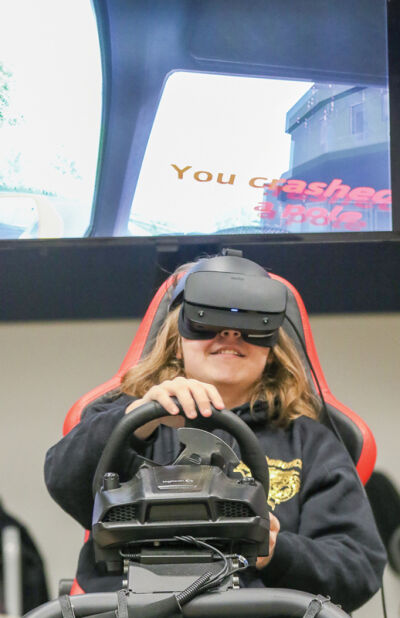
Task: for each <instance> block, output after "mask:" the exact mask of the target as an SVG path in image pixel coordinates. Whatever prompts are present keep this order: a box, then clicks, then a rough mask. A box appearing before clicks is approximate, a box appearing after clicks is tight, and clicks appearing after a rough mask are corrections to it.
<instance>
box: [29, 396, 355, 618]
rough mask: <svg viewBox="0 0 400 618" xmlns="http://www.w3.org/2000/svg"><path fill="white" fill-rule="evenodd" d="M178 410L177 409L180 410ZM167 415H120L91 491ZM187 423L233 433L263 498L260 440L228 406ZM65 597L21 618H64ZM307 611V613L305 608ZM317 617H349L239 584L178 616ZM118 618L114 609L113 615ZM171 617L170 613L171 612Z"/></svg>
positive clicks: (156, 407) (293, 594)
mask: <svg viewBox="0 0 400 618" xmlns="http://www.w3.org/2000/svg"><path fill="white" fill-rule="evenodd" d="M181 414H182V411H181ZM162 416H166V412H165V410H164V408H162V406H161V405H160V404H158V403H157V402H150V403H147V404H144V405H143V406H140V408H137V409H135V410H133V411H132V412H130V413H129V414H127V415H125V416H124V417H123V418H122V419H121V420H120V422H119V423H118V425H117V426H116V427H115V429H114V430H113V432H112V434H111V436H110V438H109V440H108V442H107V445H106V447H105V449H104V451H103V453H102V456H101V458H100V460H99V463H98V466H97V469H96V473H95V476H94V481H93V493H94V494H95V493H96V492H97V491H98V490H99V489H100V488H101V486H102V482H103V476H104V474H105V473H107V472H109V471H110V470H113V468H114V461H115V459H116V457H117V455H118V453H119V452H120V449H121V448H122V446H123V444H124V442H125V441H126V439H127V438H128V436H129V435H130V434H131V433H132V432H134V431H135V430H136V429H138V428H139V427H141V426H142V425H144V424H145V423H148V422H150V421H152V420H155V419H157V418H161V417H162ZM186 425H187V426H188V427H194V428H199V427H200V428H201V429H204V430H208V431H212V430H214V429H223V430H225V431H228V432H229V433H230V434H232V435H233V436H234V437H235V438H236V440H237V442H238V444H239V447H240V450H241V455H242V459H243V461H244V463H245V464H246V465H247V466H248V467H249V469H250V471H251V473H252V476H253V478H255V479H256V480H257V481H259V482H260V483H261V485H262V486H263V488H264V491H265V494H266V496H268V488H269V482H268V465H267V462H266V458H265V455H264V453H263V452H262V450H261V447H260V444H259V442H258V440H257V438H256V436H255V435H254V433H253V432H252V431H251V429H250V428H249V427H248V425H246V424H245V423H244V421H242V420H241V419H240V418H239V417H238V416H236V415H235V414H234V413H233V412H231V411H229V410H222V411H216V410H213V415H212V416H211V417H207V418H206V417H201V416H200V417H198V418H196V419H194V420H191V419H186ZM147 596H148V595H141V594H136V595H134V597H135V599H134V600H133V602H132V603H130V614H129V615H130V616H138V617H140V616H141V615H143V611H144V610H145V607H147V605H148V603H149V600H148V599H146V598H145V597H147ZM151 596H152V599H151V603H157V602H158V601H162V600H163V599H165V598H166V597H168V596H169V595H168V594H167V593H156V594H153V595H151ZM70 602H71V605H72V607H73V610H74V612H75V616H76V617H77V618H84V617H86V616H91V615H93V614H102V613H104V614H105V617H106V616H107V613H110V616H111V613H113V612H115V611H116V610H118V607H119V600H118V593H116V592H106V593H90V594H83V595H77V596H73V597H71V599H70ZM62 606H64V607H65V599H63V600H62V601H60V599H56V600H54V601H50V602H49V603H45V604H44V605H41V606H40V607H38V608H36V609H34V610H32V611H30V612H29V613H28V614H26V618H63V616H65V615H66V614H65V609H64V613H63V610H62ZM310 610H311V611H310ZM305 612H308V613H307V616H308V615H309V616H310V617H314V616H315V617H317V616H318V618H349V616H348V614H346V613H345V612H344V611H343V610H342V609H341V608H339V607H338V606H337V605H333V604H332V603H330V602H329V600H328V599H325V598H323V597H315V596H314V595H312V594H309V593H306V592H300V591H298V590H289V589H283V588H264V589H260V588H242V589H239V590H228V591H221V592H219V591H216V592H215V591H214V592H211V593H203V594H202V595H200V596H198V597H195V598H194V599H193V600H192V601H190V602H189V603H187V604H186V605H184V606H183V607H182V615H183V616H185V617H186V618H204V616H207V618H223V617H224V618H243V617H244V616H245V617H246V618H274V617H276V616H279V617H281V618H285V617H287V618H293V617H295V616H299V617H300V616H304V615H305ZM117 616H118V613H117ZM174 618H175V616H174Z"/></svg>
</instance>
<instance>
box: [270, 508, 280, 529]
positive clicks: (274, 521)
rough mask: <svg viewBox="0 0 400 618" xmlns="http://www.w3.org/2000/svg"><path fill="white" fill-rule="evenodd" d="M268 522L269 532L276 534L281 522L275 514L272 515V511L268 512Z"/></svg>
mask: <svg viewBox="0 0 400 618" xmlns="http://www.w3.org/2000/svg"><path fill="white" fill-rule="evenodd" d="M269 524H270V532H274V533H276V534H278V532H279V530H280V529H281V524H280V521H279V519H278V518H277V517H276V516H275V515H273V513H270V514H269Z"/></svg>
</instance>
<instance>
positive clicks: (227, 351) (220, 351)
mask: <svg viewBox="0 0 400 618" xmlns="http://www.w3.org/2000/svg"><path fill="white" fill-rule="evenodd" d="M217 354H235V356H242V355H241V354H239V352H236V350H219V351H218V352H217Z"/></svg>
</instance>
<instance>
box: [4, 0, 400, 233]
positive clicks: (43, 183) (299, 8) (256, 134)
mask: <svg viewBox="0 0 400 618" xmlns="http://www.w3.org/2000/svg"><path fill="white" fill-rule="evenodd" d="M93 8H94V10H93ZM0 10H1V11H2V12H3V15H2V18H1V20H0V29H1V32H0V34H1V36H0V41H1V43H0V89H1V104H0V112H1V115H0V137H1V141H0V162H1V178H0V183H1V184H0V239H2V240H14V239H20V240H27V239H37V238H64V239H65V238H84V237H104V238H109V237H132V238H138V237H148V238H153V239H154V238H158V237H164V236H176V237H192V239H193V240H194V241H195V240H196V239H198V240H199V239H200V240H201V239H202V237H205V236H210V235H237V234H240V235H258V236H259V235H263V236H265V235H270V234H282V235H287V234H297V235H299V234H301V235H303V234H307V235H309V234H321V233H331V234H332V233H338V232H339V233H342V232H368V233H370V232H372V233H380V232H392V231H393V230H394V229H395V227H396V226H395V225H394V223H393V216H392V192H391V177H390V176H391V174H390V147H391V144H390V97H389V71H388V36H387V7H386V0H351V1H349V0H337V1H335V3H332V2H330V1H327V0H320V1H319V2H318V3H315V2H312V1H311V0H299V1H298V2H296V3H293V2H292V1H289V0H283V1H282V0H279V1H277V0H252V1H251V2H240V1H239V0H229V1H227V0H219V1H218V2H212V1H210V0H206V1H204V2H201V3H198V2H194V1H191V0H184V1H183V0H169V1H168V2H160V1H155V2H153V3H151V6H150V3H148V2H147V1H143V0H139V1H137V2H131V3H126V2H125V3H124V2H119V1H118V0H117V1H114V2H110V1H108V2H107V1H106V2H100V1H95V2H94V3H93V7H92V5H91V3H90V2H89V1H87V2H83V1H82V0H75V1H68V2H64V3H63V2H58V3H57V6H55V3H54V2H52V0H37V1H36V2H35V3H34V5H33V4H32V3H29V2H26V3H25V4H24V10H25V13H28V14H27V15H26V19H25V20H24V23H25V24H26V26H24V25H23V24H22V28H21V20H20V3H15V2H13V0H8V1H7V0H4V2H3V4H2V7H1V9H0ZM72 31H73V32H74V37H73V45H72V44H71V43H72V41H71V32H72ZM27 48H29V50H30V53H29V54H27V53H26V49H27ZM101 56H102V66H101ZM101 69H102V70H101ZM101 114H102V119H101Z"/></svg>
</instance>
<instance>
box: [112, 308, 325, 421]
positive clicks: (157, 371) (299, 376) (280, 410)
mask: <svg viewBox="0 0 400 618" xmlns="http://www.w3.org/2000/svg"><path fill="white" fill-rule="evenodd" d="M178 313H179V307H177V308H176V309H174V310H173V311H171V313H169V314H168V315H167V317H166V319H165V321H164V323H163V325H162V327H161V329H160V331H159V333H158V336H157V338H156V341H155V344H154V346H153V348H152V350H151V351H150V353H149V354H148V355H147V356H146V357H145V358H144V359H142V360H141V361H140V362H139V363H138V364H137V365H136V366H135V367H132V368H131V369H130V370H129V371H128V372H127V373H126V374H125V376H124V377H123V380H122V383H121V390H122V392H124V393H127V394H129V395H133V396H136V397H143V395H144V394H145V393H146V392H147V391H148V390H149V389H150V388H151V387H152V386H154V385H156V384H160V383H161V382H163V381H164V380H172V379H174V378H176V377H178V376H185V371H184V366H183V362H182V360H180V359H178V358H177V357H176V355H177V352H178V348H179V343H180V334H179V331H178ZM257 400H261V401H265V402H266V403H267V409H268V416H269V418H270V420H271V421H272V422H273V423H274V424H275V425H277V426H280V427H286V426H287V425H288V424H289V423H290V422H291V421H292V420H294V419H295V418H297V417H299V416H302V415H303V416H309V417H311V418H317V417H318V411H319V407H320V406H319V403H318V399H317V398H316V397H315V396H314V395H313V393H312V391H311V388H310V384H309V382H308V379H307V375H306V372H305V370H304V367H303V365H302V362H301V360H300V357H299V354H298V352H297V350H296V348H295V345H294V343H293V341H292V340H291V339H290V337H289V336H288V335H287V334H286V333H285V331H284V330H283V329H282V328H280V329H279V337H278V343H277V344H276V345H275V346H274V347H273V348H271V351H270V353H269V355H268V359H267V363H266V366H265V369H264V371H263V373H262V375H261V377H260V379H259V380H258V381H257V382H256V383H255V384H254V387H253V392H252V396H251V399H250V407H251V409H252V408H253V406H254V403H255V402H256V401H257Z"/></svg>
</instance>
